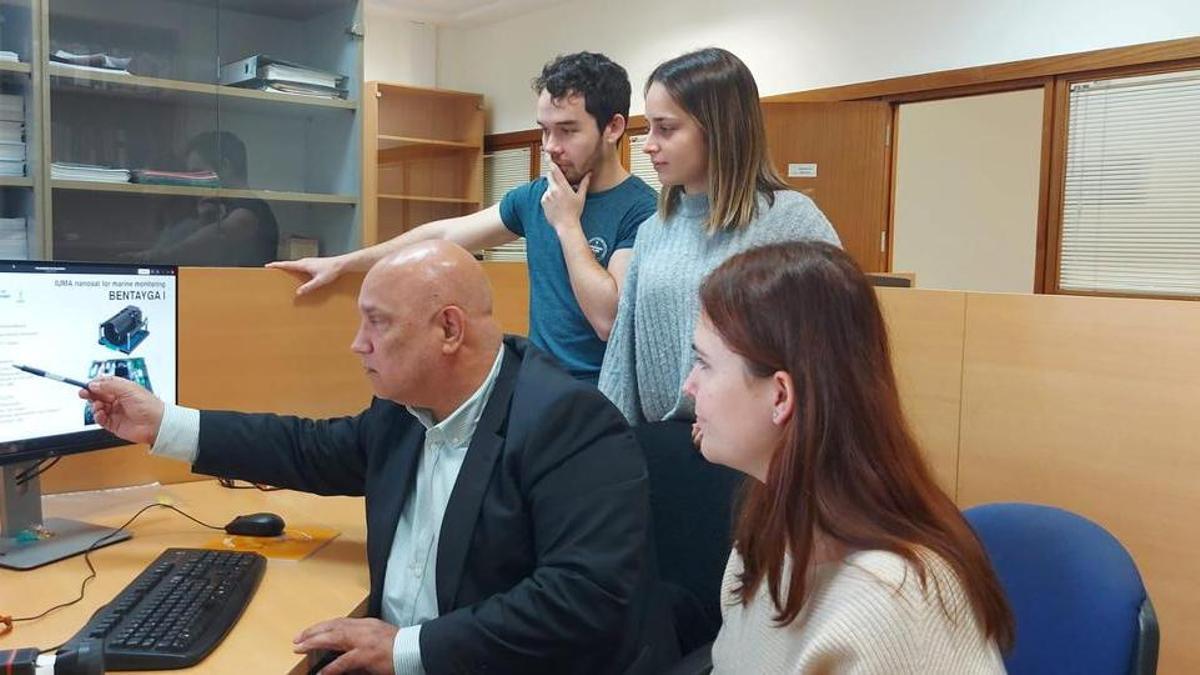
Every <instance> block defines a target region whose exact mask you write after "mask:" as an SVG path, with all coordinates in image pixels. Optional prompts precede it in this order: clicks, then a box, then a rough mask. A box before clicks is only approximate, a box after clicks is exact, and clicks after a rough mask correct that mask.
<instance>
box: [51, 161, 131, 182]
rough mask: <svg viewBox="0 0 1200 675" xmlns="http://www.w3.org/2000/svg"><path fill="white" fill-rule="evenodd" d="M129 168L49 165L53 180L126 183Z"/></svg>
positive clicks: (68, 164)
mask: <svg viewBox="0 0 1200 675" xmlns="http://www.w3.org/2000/svg"><path fill="white" fill-rule="evenodd" d="M129 176H130V172H129V169H114V168H112V167H107V166H99V165H96V164H74V163H71V162H54V163H53V164H51V165H50V178H52V179H53V180H86V181H92V182H95V183H128V182H129Z"/></svg>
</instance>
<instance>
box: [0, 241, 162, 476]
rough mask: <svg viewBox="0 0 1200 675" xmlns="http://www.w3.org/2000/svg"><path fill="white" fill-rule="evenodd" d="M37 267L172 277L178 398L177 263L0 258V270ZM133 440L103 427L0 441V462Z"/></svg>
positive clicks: (43, 457)
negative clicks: (141, 272) (140, 271)
mask: <svg viewBox="0 0 1200 675" xmlns="http://www.w3.org/2000/svg"><path fill="white" fill-rule="evenodd" d="M38 267H54V268H56V269H53V270H44V273H46V274H87V273H88V272H89V270H90V271H95V270H111V271H109V272H102V273H108V274H113V273H116V271H117V270H132V271H133V274H132V276H136V275H137V274H136V270H138V269H147V268H148V269H151V270H154V271H155V273H156V275H157V276H172V277H175V326H176V330H175V392H174V397H173V398H174V400H175V401H178V400H179V330H178V327H179V266H178V265H160V264H154V263H109V262H83V261H63V260H0V274H8V273H12V272H37V271H39V270H38V269H36V268H38ZM125 445H133V443H131V442H129V441H126V440H123V439H121V438H118V437H117V436H114V435H113V434H112V433H110V432H108V431H106V430H104V429H92V430H88V431H78V432H73V433H69V434H58V435H57V436H41V437H39V438H31V439H23V440H17V441H0V466H6V465H9V464H20V463H23V462H31V461H44V460H47V459H52V458H54V457H62V456H66V455H75V454H79V453H81V452H90V451H92V450H104V449H108V448H117V447H121V446H125Z"/></svg>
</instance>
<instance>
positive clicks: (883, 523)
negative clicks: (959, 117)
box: [684, 242, 1013, 674]
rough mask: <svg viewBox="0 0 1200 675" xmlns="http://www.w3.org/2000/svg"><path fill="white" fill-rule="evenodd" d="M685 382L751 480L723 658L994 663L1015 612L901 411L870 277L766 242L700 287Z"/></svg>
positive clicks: (735, 668) (960, 668)
mask: <svg viewBox="0 0 1200 675" xmlns="http://www.w3.org/2000/svg"><path fill="white" fill-rule="evenodd" d="M700 303H701V308H702V311H701V315H700V320H699V322H698V323H697V326H696V331H695V336H694V349H695V352H696V364H695V366H694V367H693V369H692V371H691V373H690V374H689V375H688V378H687V381H686V382H685V384H684V391H685V392H686V393H687V394H688V395H690V396H692V397H693V398H694V399H695V402H696V426H695V433H696V435H697V436H698V437H699V438H700V450H701V452H702V453H703V454H704V457H705V458H706V459H708V461H710V462H716V463H719V464H725V465H727V466H730V467H733V468H734V469H737V470H739V471H741V472H743V473H745V474H747V475H748V476H749V477H750V478H751V479H752V480H748V481H747V487H748V489H747V490H746V492H745V494H744V498H743V501H742V504H741V512H740V514H739V520H738V523H737V526H736V530H735V535H734V540H735V544H734V550H733V551H732V553H731V554H730V557H729V563H728V565H727V567H726V571H725V579H724V583H723V587H722V613H723V625H722V627H721V632H720V634H719V635H718V636H717V640H716V642H715V643H714V645H713V652H712V657H713V666H714V672H717V673H914V674H915V673H921V674H931V673H972V674H974V673H1003V672H1004V664H1003V662H1002V660H1001V657H1000V651H999V648H1001V647H1007V646H1008V645H1009V644H1011V641H1012V635H1013V620H1012V616H1011V614H1010V612H1009V609H1008V605H1007V603H1006V602H1005V599H1004V595H1003V592H1002V590H1001V588H1000V585H999V582H998V581H997V579H996V576H995V574H994V572H993V571H992V568H991V566H990V564H989V562H988V560H987V557H986V556H985V554H984V551H983V548H982V546H981V545H980V543H979V541H978V539H977V538H976V537H975V535H974V533H973V532H972V531H971V529H970V528H969V526H968V525H967V523H966V521H964V520H963V518H962V516H961V515H960V514H959V511H958V509H957V508H956V507H955V505H954V503H953V501H951V500H950V498H949V497H947V496H946V495H945V493H943V492H942V491H941V490H940V489H939V488H938V487H937V485H936V484H935V483H934V481H933V478H932V476H931V474H930V472H929V469H928V468H927V467H926V466H925V463H924V461H923V460H922V458H921V455H920V451H919V449H918V447H917V445H916V443H915V441H914V440H913V438H912V435H911V433H910V432H909V430H908V427H907V425H906V424H905V421H904V417H903V415H902V413H901V409H900V401H899V397H898V395H897V392H896V381H895V376H894V375H893V372H892V365H891V361H890V357H889V351H888V340H887V333H886V330H885V327H884V323H883V318H882V316H881V314H880V311H879V306H878V304H877V301H876V298H875V292H874V289H873V288H872V287H871V285H870V283H869V282H868V281H867V279H866V277H865V276H864V275H863V274H862V272H861V271H860V270H859V269H858V267H857V266H856V265H855V264H854V262H853V261H852V260H851V259H850V258H849V256H847V255H846V254H845V253H843V252H842V251H841V250H840V249H838V248H837V247H835V246H831V245H829V244H825V243H821V242H792V243H783V244H772V245H768V246H763V247H761V248H756V249H752V250H750V251H747V252H745V253H741V254H739V255H736V256H734V257H732V258H730V259H729V260H727V261H725V262H724V263H723V264H722V265H721V266H719V267H718V268H717V269H716V270H715V271H714V272H713V273H712V274H711V275H710V276H709V277H708V278H707V279H706V280H705V282H704V284H703V285H702V286H701V290H700Z"/></svg>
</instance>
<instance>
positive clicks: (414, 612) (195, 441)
mask: <svg viewBox="0 0 1200 675" xmlns="http://www.w3.org/2000/svg"><path fill="white" fill-rule="evenodd" d="M503 362H504V345H501V346H500V349H499V351H498V352H497V354H496V359H495V361H494V362H493V363H492V369H491V371H489V372H488V375H487V377H486V378H485V379H484V381H483V383H482V384H481V385H479V388H478V389H476V390H475V393H473V394H472V395H471V396H470V398H468V399H467V400H466V401H465V402H463V404H462V405H460V406H459V407H458V409H457V410H455V411H454V412H453V413H451V414H450V416H449V417H447V418H446V419H444V420H442V421H441V422H437V423H434V420H433V416H432V415H431V414H430V412H429V411H428V410H424V409H420V408H411V407H408V408H407V409H408V411H409V412H410V413H411V414H412V415H413V417H415V418H416V419H417V421H418V422H420V423H421V425H422V426H423V427H425V443H424V446H423V447H422V448H421V456H420V457H419V458H418V459H417V475H416V480H415V481H414V483H413V491H412V494H411V495H410V496H409V499H408V500H407V501H406V502H405V504H404V509H403V510H402V511H401V513H400V520H399V521H398V522H397V523H396V532H395V534H394V535H393V537H392V548H391V552H390V553H389V554H388V561H387V569H386V572H385V573H384V578H383V606H382V615H383V616H382V618H383V620H384V621H386V622H387V623H390V624H392V625H394V626H399V627H400V631H399V632H398V633H397V634H396V639H395V641H394V642H393V643H392V665H393V667H394V668H395V670H396V675H423V674H424V668H423V667H422V665H421V646H420V635H421V624H422V623H424V622H426V621H429V620H430V619H434V618H436V617H437V616H438V604H437V579H436V578H435V570H436V568H437V548H438V537H439V534H440V533H441V529H442V518H443V517H444V516H445V515H446V506H447V504H448V503H449V502H450V493H451V492H452V491H453V489H454V484H455V482H456V481H457V480H458V472H459V470H460V469H461V468H462V464H463V460H464V459H465V458H466V456H467V448H468V447H469V446H470V444H471V439H472V438H473V437H474V436H475V427H476V426H477V425H478V424H479V418H480V416H481V415H482V414H483V410H484V408H485V407H487V402H488V399H489V398H490V397H491V394H492V387H493V385H494V384H495V383H496V378H497V376H498V375H499V374H500V365H501V364H502V363H503ZM199 443H200V412H199V411H198V410H194V409H191V408H184V407H182V406H174V405H168V406H166V409H165V410H164V411H163V420H162V424H161V425H160V427H159V432H158V437H157V438H156V439H155V442H154V446H153V447H152V448H151V449H150V452H151V454H153V455H158V456H161V457H168V458H171V459H178V460H182V461H186V462H188V463H192V462H194V461H195V459H196V454H197V452H198V448H199ZM398 487H399V486H398Z"/></svg>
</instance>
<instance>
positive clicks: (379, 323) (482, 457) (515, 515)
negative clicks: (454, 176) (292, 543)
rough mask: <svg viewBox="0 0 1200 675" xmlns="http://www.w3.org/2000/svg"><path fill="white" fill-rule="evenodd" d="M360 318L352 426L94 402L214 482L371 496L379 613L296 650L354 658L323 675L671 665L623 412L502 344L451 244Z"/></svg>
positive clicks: (424, 251)
mask: <svg viewBox="0 0 1200 675" xmlns="http://www.w3.org/2000/svg"><path fill="white" fill-rule="evenodd" d="M359 310H360V314H361V316H362V319H361V323H360V327H359V331H358V334H357V335H356V336H355V340H354V343H353V345H352V346H351V348H352V349H353V350H354V352H355V353H356V354H358V355H359V357H360V359H361V360H362V363H363V366H364V368H365V370H366V373H367V377H368V378H369V379H370V380H371V383H372V387H373V389H374V391H375V394H376V398H374V400H373V401H372V403H371V406H370V407H369V408H368V409H367V410H365V411H364V412H362V413H360V414H359V415H357V416H355V417H343V418H335V419H325V420H307V419H299V418H295V417H283V416H277V415H263V414H253V415H252V414H244V413H234V412H209V411H204V412H199V411H194V410H189V409H186V408H181V407H177V406H164V404H163V403H162V402H161V401H159V400H158V399H157V398H155V397H154V396H153V395H152V394H150V393H149V392H147V391H145V390H144V389H141V388H140V387H138V386H137V385H135V384H133V383H132V382H128V381H126V380H121V379H118V378H101V379H98V380H95V381H93V382H92V383H91V384H90V386H89V391H85V392H81V396H83V397H84V398H88V399H90V400H91V401H92V405H93V410H94V411H95V415H96V419H97V421H98V422H99V423H100V424H101V425H103V426H104V427H105V428H106V429H108V430H110V431H112V432H113V433H115V434H116V435H118V436H121V437H123V438H125V439H127V440H131V441H135V442H144V443H150V444H152V445H153V448H152V452H154V453H155V454H159V455H164V456H169V457H176V458H179V459H184V460H188V461H191V462H192V464H193V469H194V470H195V471H197V472H199V473H205V474H210V475H220V476H230V477H237V478H242V479H245V480H250V481H255V482H261V483H269V484H272V485H278V486H283V487H288V488H293V489H296V490H303V491H307V492H314V493H317V494H325V495H365V496H366V514H367V559H368V565H369V568H370V577H371V595H370V601H369V611H368V614H369V617H371V618H366V619H346V618H342V619H335V620H332V621H328V622H324V623H321V624H318V625H316V626H313V627H310V628H308V629H306V630H305V631H304V632H302V633H301V634H300V635H299V636H298V637H297V639H296V643H297V644H296V649H297V651H303V652H310V651H316V650H332V651H335V652H343V654H342V656H340V657H339V658H338V659H337V660H335V661H333V662H332V663H331V664H330V665H329V666H327V667H326V669H325V671H324V672H327V673H341V672H347V671H351V670H354V671H359V670H365V671H368V672H379V673H392V672H411V673H421V672H425V673H535V672H546V673H612V672H655V671H656V670H657V669H659V668H661V667H662V666H663V665H664V663H666V662H667V661H669V660H670V659H671V658H672V657H673V656H674V654H672V653H671V650H672V649H674V642H673V640H672V639H670V638H668V635H670V633H669V632H665V631H669V628H667V627H665V626H663V625H662V624H661V623H660V621H659V620H658V619H657V618H656V617H657V615H655V616H654V617H652V616H651V614H652V612H655V611H657V610H655V609H652V608H651V607H650V603H649V600H648V598H650V597H651V596H652V593H650V592H648V589H649V584H650V581H649V578H650V577H649V574H650V570H649V564H648V563H647V561H646V555H647V551H648V547H647V545H646V537H647V522H648V515H647V513H648V497H647V487H646V486H647V484H646V468H645V465H644V461H643V459H642V456H641V454H640V451H639V449H638V447H637V444H636V441H635V440H634V438H633V435H632V434H631V432H630V431H629V429H628V427H627V426H626V424H625V422H624V419H623V418H622V417H621V415H620V413H619V412H617V410H616V409H615V408H614V407H613V406H612V405H611V404H609V402H608V401H607V400H606V399H605V398H604V397H603V396H602V395H601V394H600V393H599V391H598V390H596V389H595V388H594V387H592V386H591V385H588V384H584V383H580V382H578V381H576V380H574V379H572V378H571V377H570V376H569V375H568V374H567V373H566V372H565V371H563V370H562V369H560V368H559V366H558V365H557V364H556V363H555V362H554V361H553V360H552V359H551V358H549V357H547V356H546V355H545V354H543V353H542V352H540V351H538V350H537V349H536V348H534V347H532V346H531V345H529V344H528V343H527V342H526V341H525V340H523V339H521V338H516V337H511V336H509V337H505V336H503V334H502V333H501V331H500V329H499V327H498V325H497V324H496V322H495V321H494V319H493V318H492V316H491V311H492V303H491V292H490V288H489V286H488V282H487V279H486V276H485V275H484V273H483V270H482V268H481V267H480V265H479V264H478V263H477V262H476V261H475V260H474V258H472V257H471V256H470V254H468V253H467V252H466V251H464V250H462V249H461V248H458V247H457V246H455V245H454V244H450V243H448V242H441V241H439V242H429V243H423V244H418V245H414V246H412V247H409V248H406V249H404V250H402V251H400V252H399V253H397V254H395V255H394V256H392V257H391V258H388V259H386V260H384V261H381V262H380V263H379V264H378V265H376V266H375V267H374V268H372V270H371V271H370V272H369V273H368V274H367V276H366V278H365V279H364V281H363V285H362V289H361V291H360V294H359ZM298 592H302V591H301V590H300V589H298ZM660 632H661V635H662V638H661V639H660V638H657V637H651V636H653V635H655V634H656V633H660Z"/></svg>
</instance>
